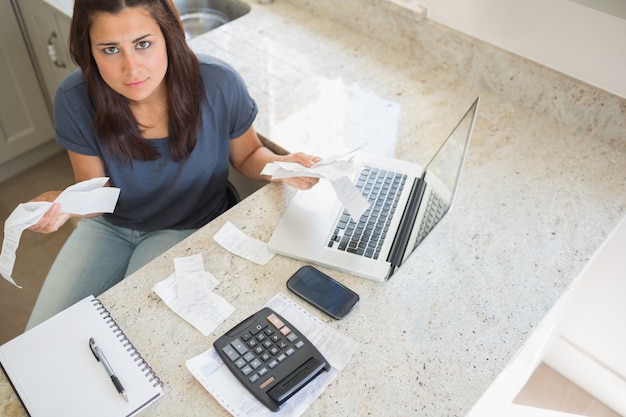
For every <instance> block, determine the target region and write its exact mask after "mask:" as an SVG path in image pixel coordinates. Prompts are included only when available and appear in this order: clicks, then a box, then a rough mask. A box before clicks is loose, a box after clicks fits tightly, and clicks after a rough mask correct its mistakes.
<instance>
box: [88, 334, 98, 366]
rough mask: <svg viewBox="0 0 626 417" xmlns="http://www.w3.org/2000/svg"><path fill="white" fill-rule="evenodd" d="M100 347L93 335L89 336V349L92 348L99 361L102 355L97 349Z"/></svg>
mask: <svg viewBox="0 0 626 417" xmlns="http://www.w3.org/2000/svg"><path fill="white" fill-rule="evenodd" d="M97 348H98V346H97V345H96V341H95V340H94V338H93V337H90V338H89V349H90V350H91V353H93V356H95V357H96V359H97V360H98V362H100V356H99V355H98V353H97V352H96V349H97Z"/></svg>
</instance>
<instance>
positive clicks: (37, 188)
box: [0, 153, 619, 417]
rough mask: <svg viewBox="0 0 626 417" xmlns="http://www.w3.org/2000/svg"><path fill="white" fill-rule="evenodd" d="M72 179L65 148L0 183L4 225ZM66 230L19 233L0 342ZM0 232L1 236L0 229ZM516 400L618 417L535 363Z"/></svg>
mask: <svg viewBox="0 0 626 417" xmlns="http://www.w3.org/2000/svg"><path fill="white" fill-rule="evenodd" d="M72 183H73V174H72V170H71V167H70V164H69V160H68V158H67V155H66V154H65V153H60V154H58V155H56V156H54V157H52V158H50V159H48V160H46V161H44V162H42V163H40V164H39V165H37V166H35V167H33V168H31V169H29V170H28V171H26V172H24V173H22V174H19V175H17V176H16V177H13V178H11V179H9V180H7V181H5V182H4V183H1V184H0V221H1V222H2V224H4V221H5V220H6V218H7V217H8V216H9V214H11V212H12V211H13V209H14V208H15V206H17V204H19V203H21V202H26V201H28V200H30V199H31V198H33V197H34V196H36V195H38V194H39V193H41V192H43V191H48V190H59V189H63V188H65V187H67V186H68V185H70V184H72ZM2 229H3V228H2ZM71 229H72V226H71V225H70V224H66V225H65V226H64V227H63V228H62V229H61V230H59V231H58V232H56V233H53V234H49V235H41V234H37V233H32V232H28V231H25V232H24V234H23V235H22V238H21V240H20V246H19V248H18V251H17V260H16V263H15V267H14V270H13V278H14V279H15V280H16V281H17V282H18V283H19V284H20V285H22V286H23V287H24V288H23V289H18V288H15V287H14V286H13V285H11V284H9V283H8V282H7V281H5V280H4V279H0V344H1V343H4V342H5V341H7V340H10V339H12V338H13V337H15V336H17V335H18V334H20V333H21V332H22V331H23V330H24V326H25V325H26V322H27V321H28V317H29V316H30V312H31V309H32V306H33V304H34V302H35V299H36V298H37V294H38V293H39V290H40V288H41V284H42V282H43V280H44V278H45V276H46V273H47V271H48V268H49V267H50V265H51V264H52V261H53V260H54V257H55V256H56V254H57V252H58V251H59V249H60V248H61V245H62V244H63V242H64V241H65V239H66V238H67V236H68V235H69V233H70V232H71ZM0 236H1V237H2V238H3V237H4V230H2V235H0ZM516 402H517V403H519V404H525V405H532V406H536V407H543V408H548V409H552V410H559V411H567V412H570V413H578V414H580V415H584V416H596V417H617V416H619V414H617V413H615V412H614V411H612V410H611V409H609V408H608V407H607V406H606V405H604V404H602V403H600V402H599V401H597V400H596V399H594V398H593V397H591V396H590V395H589V394H587V393H586V392H584V391H582V390H581V389H580V388H578V387H577V386H575V385H574V384H572V383H571V382H569V381H567V380H566V379H565V378H563V377H562V376H561V375H559V374H558V373H556V372H555V371H554V370H552V369H551V368H549V367H548V366H546V365H541V366H539V368H538V369H537V371H536V372H535V373H534V374H533V376H532V377H531V379H530V381H529V383H528V384H527V386H526V387H525V388H524V389H523V390H522V392H520V394H519V395H518V397H517V399H516Z"/></svg>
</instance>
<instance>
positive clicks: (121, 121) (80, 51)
mask: <svg viewBox="0 0 626 417" xmlns="http://www.w3.org/2000/svg"><path fill="white" fill-rule="evenodd" d="M138 6H140V7H145V8H146V10H148V11H149V13H150V15H151V16H152V17H153V18H154V20H155V21H156V22H157V24H158V25H159V27H160V28H161V31H162V33H163V37H164V38H165V44H166V48H167V58H168V68H167V72H166V74H165V83H166V86H167V87H166V89H167V111H168V133H169V147H170V152H171V154H172V158H173V159H174V160H175V161H182V160H185V159H186V158H187V157H188V156H189V154H190V153H191V151H192V150H193V148H194V146H195V145H196V141H197V135H198V130H199V128H200V121H201V106H202V101H203V99H204V83H203V81H202V78H201V76H200V64H199V62H198V59H197V57H196V55H195V54H194V52H193V51H192V50H191V48H189V46H188V45H187V42H186V39H185V31H184V29H183V26H182V23H181V20H180V17H179V14H178V9H177V8H176V6H174V4H173V2H172V0H75V1H74V15H73V18H72V25H71V27H70V39H69V46H70V54H71V56H72V60H73V61H74V62H75V63H76V64H77V65H78V66H79V67H80V68H81V69H82V71H83V74H84V77H85V80H86V82H87V88H88V91H89V97H90V100H91V102H92V105H93V106H94V108H95V111H96V115H95V117H94V120H93V126H94V129H95V131H96V134H97V135H98V139H99V140H100V141H101V142H102V143H103V144H104V147H105V149H107V150H110V151H113V152H114V153H115V154H116V155H118V156H120V157H121V159H122V160H123V161H127V162H130V163H131V164H132V160H133V159H136V160H140V161H149V160H153V159H156V158H158V157H159V153H158V152H157V150H156V149H154V148H153V147H152V146H151V145H150V144H149V141H147V140H145V139H144V138H143V137H142V135H141V131H140V126H139V124H138V122H137V120H136V118H135V116H134V115H133V113H132V112H131V110H130V107H129V105H128V101H127V100H126V98H125V97H123V96H122V95H120V94H118V93H117V92H115V91H114V90H113V89H111V88H110V87H109V86H108V85H107V84H106V82H105V81H104V80H103V79H102V77H101V76H100V72H99V71H98V67H97V66H96V61H95V60H94V58H93V56H92V54H91V44H90V39H89V31H90V29H91V25H92V22H93V17H94V16H95V15H96V14H97V13H101V12H105V13H113V14H116V13H119V12H120V11H122V10H123V9H124V8H127V7H138Z"/></svg>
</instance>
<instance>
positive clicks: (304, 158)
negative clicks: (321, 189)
mask: <svg viewBox="0 0 626 417" xmlns="http://www.w3.org/2000/svg"><path fill="white" fill-rule="evenodd" d="M321 160H322V158H320V157H318V156H312V155H307V154H305V153H303V152H296V153H290V154H287V155H283V156H281V157H280V158H279V161H281V162H297V163H300V164H302V165H304V166H305V167H307V168H310V167H312V166H313V165H315V164H316V163H318V162H319V161H321ZM278 181H282V182H284V183H285V184H288V185H290V186H292V187H294V188H297V189H299V190H308V189H310V188H311V187H313V186H314V185H315V184H317V182H318V181H319V178H314V177H291V178H281V179H279V180H278Z"/></svg>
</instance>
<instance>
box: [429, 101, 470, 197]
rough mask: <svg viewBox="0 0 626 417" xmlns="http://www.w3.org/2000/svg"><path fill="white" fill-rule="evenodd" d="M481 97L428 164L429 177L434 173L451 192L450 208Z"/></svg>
mask: <svg viewBox="0 0 626 417" xmlns="http://www.w3.org/2000/svg"><path fill="white" fill-rule="evenodd" d="M478 101H479V98H477V99H476V101H474V103H473V104H472V106H471V107H470V108H469V109H468V110H467V112H466V113H465V115H464V116H463V118H462V119H461V120H460V121H459V123H458V124H457V125H456V127H455V128H454V129H453V130H452V133H450V136H449V137H448V139H447V140H446V141H444V143H443V145H441V148H439V150H438V151H437V153H436V154H435V156H433V158H432V159H431V161H430V162H429V163H428V165H427V166H426V170H425V171H426V175H427V178H428V176H429V174H430V175H434V176H435V177H436V178H437V179H438V180H439V182H440V183H441V185H443V186H444V188H445V189H446V190H447V191H448V192H449V194H448V196H449V199H448V198H446V200H448V202H447V203H448V208H449V207H450V206H451V205H452V201H453V199H454V194H455V192H456V189H457V187H458V184H459V180H460V178H461V172H462V170H463V164H464V162H465V156H466V155H467V148H468V147H469V143H470V137H471V135H472V130H473V127H474V119H475V117H474V116H475V114H476V112H477V110H478Z"/></svg>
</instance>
